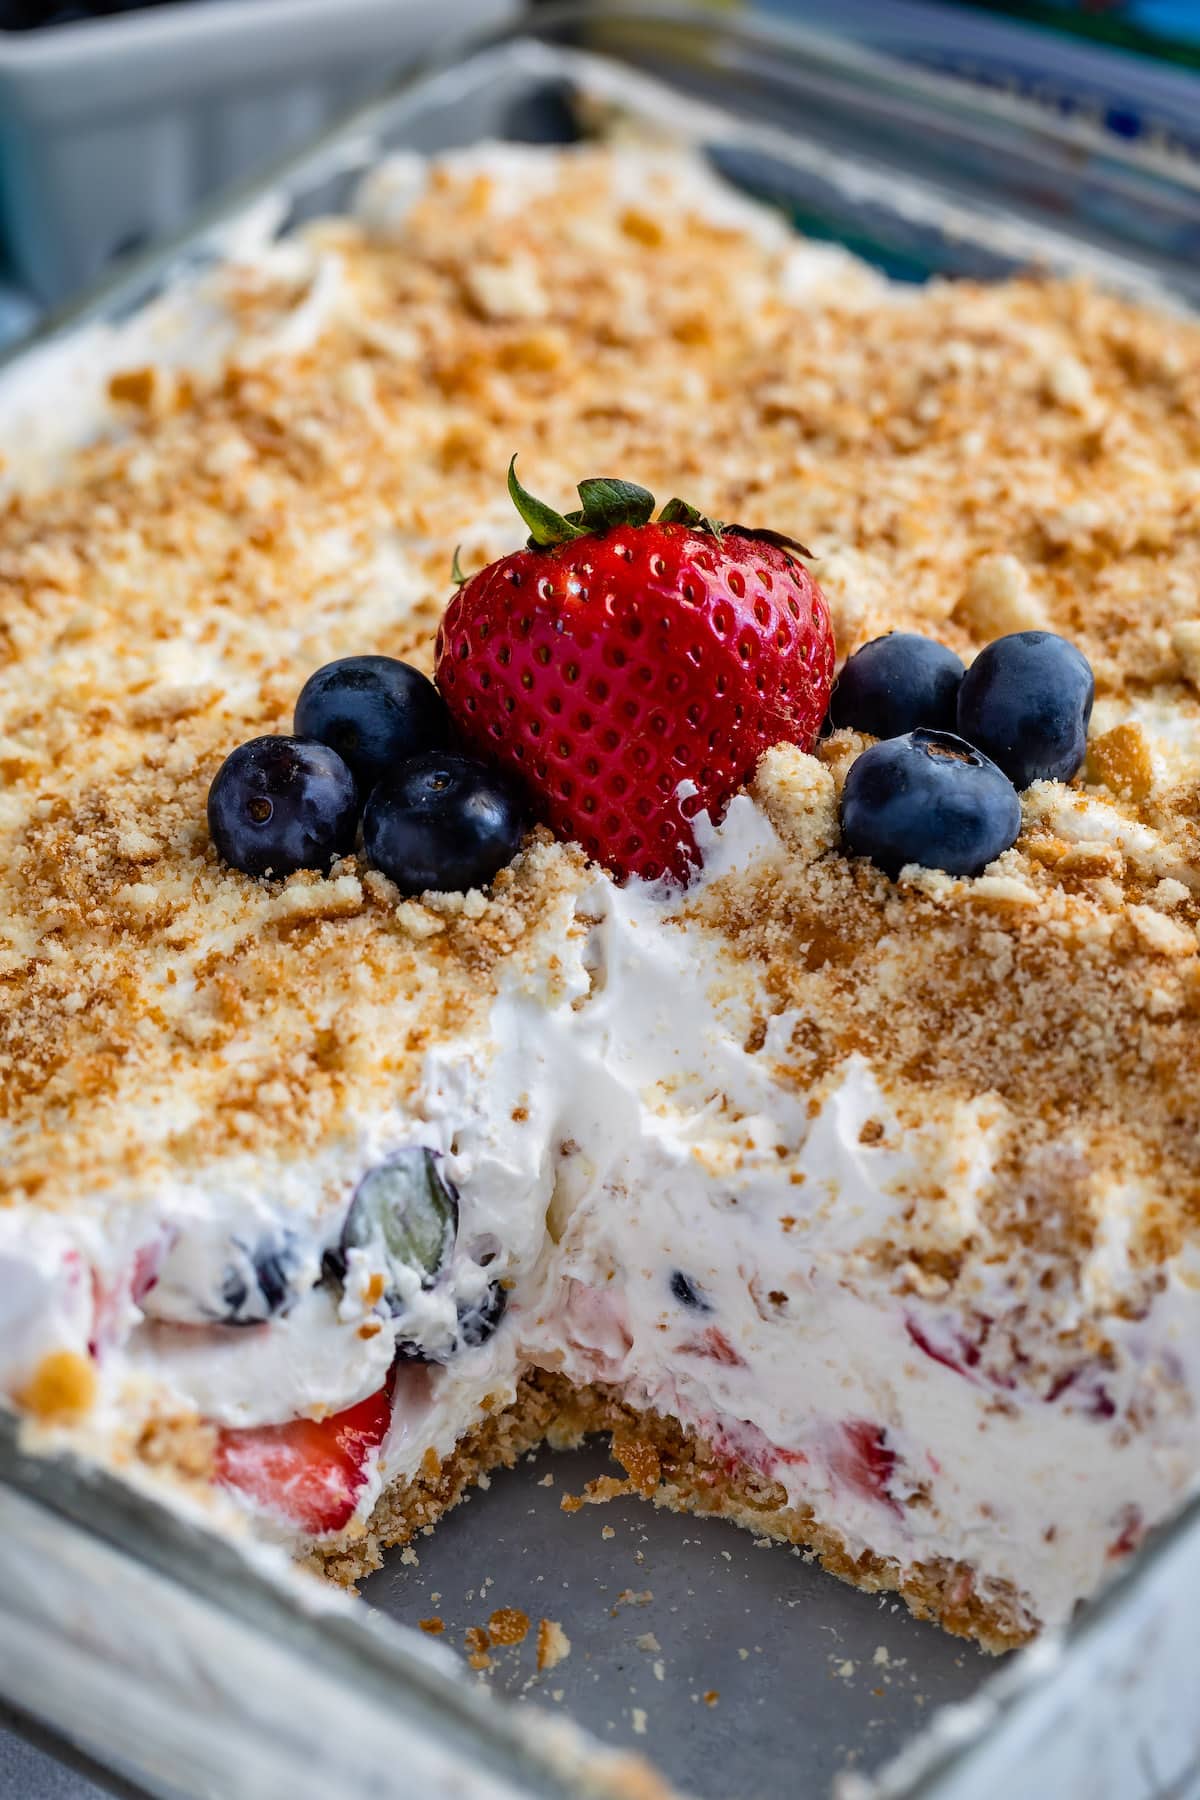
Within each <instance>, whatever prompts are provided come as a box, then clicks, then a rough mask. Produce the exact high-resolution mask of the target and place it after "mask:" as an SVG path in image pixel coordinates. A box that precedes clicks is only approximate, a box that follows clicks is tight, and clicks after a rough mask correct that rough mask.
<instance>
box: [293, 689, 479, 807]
mask: <svg viewBox="0 0 1200 1800" xmlns="http://www.w3.org/2000/svg"><path fill="white" fill-rule="evenodd" d="M294 728H295V731H296V734H297V736H299V737H306V738H318V739H319V740H320V742H321V743H323V744H328V745H329V747H330V749H331V750H336V751H337V753H338V755H339V756H340V757H341V759H342V761H343V762H344V763H345V764H346V766H347V767H348V768H349V770H350V773H351V774H352V775H353V776H354V779H355V780H356V781H357V783H358V787H359V792H360V793H361V794H362V795H363V796H364V798H365V797H366V795H367V794H369V793H370V791H371V789H372V788H373V787H374V786H375V783H376V782H377V781H381V780H382V779H383V777H384V776H385V775H387V774H389V773H390V772H391V771H392V770H393V769H394V768H395V767H396V766H397V764H398V763H402V762H407V760H408V758H409V757H410V756H419V755H421V754H422V752H424V751H426V750H436V749H439V748H440V747H441V746H442V745H443V744H445V743H446V742H447V741H448V739H449V736H450V716H449V714H448V713H447V711H446V705H445V702H444V701H443V699H442V697H441V695H440V694H439V693H438V691H437V689H436V688H435V687H434V685H433V683H432V681H430V679H429V677H428V676H427V675H422V674H421V672H420V670H419V669H413V668H410V667H409V665H408V664H407V663H403V662H397V661H396V659H395V657H392V656H343V657H342V658H341V659H340V661H338V662H331V663H326V664H325V667H324V668H323V669H318V670H317V672H316V674H315V675H310V676H309V678H308V680H307V681H306V682H305V684H304V686H303V687H302V688H301V690H300V698H299V700H297V702H296V719H295V727H294Z"/></svg>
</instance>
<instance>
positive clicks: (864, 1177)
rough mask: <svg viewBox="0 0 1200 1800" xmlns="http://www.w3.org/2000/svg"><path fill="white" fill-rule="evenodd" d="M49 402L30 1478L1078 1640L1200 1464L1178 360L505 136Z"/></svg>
mask: <svg viewBox="0 0 1200 1800" xmlns="http://www.w3.org/2000/svg"><path fill="white" fill-rule="evenodd" d="M61 354H62V355H63V357H69V356H71V355H74V357H75V361H74V363H72V364H71V365H70V371H72V372H71V377H70V379H69V380H68V379H66V377H64V379H63V381H62V383H61V384H60V385H59V386H58V387H55V385H54V384H53V383H52V382H49V380H48V378H47V380H48V385H47V388H46V390H45V394H46V398H45V401H44V406H43V408H42V410H41V411H39V408H38V406H37V404H36V401H37V396H36V395H35V396H33V397H32V399H31V396H30V394H29V393H28V391H23V393H22V395H21V396H19V397H18V398H19V404H17V403H15V402H14V403H12V404H10V405H9V407H8V411H7V414H6V417H7V420H8V432H7V449H8V460H7V467H6V476H7V478H8V480H9V483H10V487H11V490H12V491H11V494H10V498H9V500H8V503H7V511H6V513H5V517H4V523H3V528H2V532H3V539H2V541H3V549H2V562H0V577H2V579H3V592H4V599H3V611H2V626H0V631H2V636H0V642H2V645H3V657H4V662H3V675H2V677H0V703H2V706H3V718H2V720H0V763H2V768H3V786H2V788H0V817H2V821H3V823H2V830H3V843H4V872H3V881H4V900H3V907H2V909H0V914H2V923H0V975H2V977H3V994H4V1007H3V1013H2V1015H0V1029H2V1031H3V1049H2V1064H0V1066H2V1068H3V1132H4V1157H3V1176H2V1179H3V1183H4V1190H5V1191H4V1199H5V1205H4V1207H3V1209H2V1210H0V1378H2V1379H3V1383H4V1386H5V1389H6V1391H7V1392H8V1393H9V1394H10V1395H11V1397H12V1400H13V1403H14V1404H15V1405H16V1406H17V1407H18V1408H20V1409H21V1411H22V1413H23V1415H24V1416H25V1418H26V1419H27V1421H28V1430H29V1434H30V1438H31V1441H33V1442H36V1443H46V1444H55V1443H59V1442H62V1441H64V1440H65V1441H68V1442H71V1443H73V1444H75V1445H77V1446H78V1447H79V1448H80V1449H81V1450H83V1451H84V1452H85V1453H86V1454H88V1455H91V1456H94V1457H97V1458H100V1459H103V1460H104V1461H105V1462H107V1463H108V1464H110V1465H111V1466H115V1467H117V1468H119V1469H121V1470H123V1471H124V1472H125V1473H126V1474H127V1475H128V1476H129V1478H130V1479H134V1480H138V1481H143V1482H151V1483H153V1484H155V1486H156V1487H157V1488H158V1489H159V1490H160V1491H161V1492H163V1493H164V1494H166V1495H168V1496H174V1497H176V1498H177V1499H178V1501H179V1503H181V1504H187V1505H190V1506H193V1505H197V1504H199V1505H202V1506H203V1507H205V1508H206V1509H207V1510H208V1511H209V1512H210V1513H211V1515H212V1517H213V1518H214V1519H216V1520H217V1521H219V1522H221V1523H222V1524H223V1525H224V1526H226V1527H227V1528H229V1529H231V1530H242V1531H249V1532H252V1533H255V1534H258V1535H262V1536H266V1537H269V1538H273V1539H276V1540H282V1541H283V1542H285V1543H287V1544H289V1545H291V1546H293V1547H294V1548H295V1549H296V1550H297V1551H299V1552H301V1553H308V1554H310V1555H311V1556H313V1557H315V1558H316V1559H317V1560H319V1561H320V1562H321V1563H322V1564H323V1565H324V1566H325V1567H326V1569H327V1570H328V1571H329V1572H330V1573H331V1574H332V1575H334V1576H335V1577H336V1578H338V1579H340V1580H344V1581H353V1580H354V1579H356V1578H357V1577H359V1576H360V1575H361V1574H363V1573H364V1572H366V1571H367V1570H369V1569H371V1568H372V1567H374V1566H376V1565H377V1563H378V1561H379V1558H380V1555H381V1553H382V1552H383V1550H384V1549H385V1548H386V1547H387V1546H388V1545H389V1544H393V1543H399V1542H403V1541H404V1540H405V1539H406V1538H407V1537H408V1536H409V1535H410V1534H411V1533H412V1532H413V1531H414V1530H416V1529H419V1528H420V1527H423V1526H425V1525H427V1524H429V1523H432V1522H434V1521H436V1519H437V1518H438V1517H439V1516H440V1514H441V1513H442V1512H444V1511H445V1510H446V1508H447V1507H449V1506H450V1505H452V1504H453V1503H454V1501H455V1500H456V1499H457V1498H458V1497H459V1496H460V1495H461V1494H462V1493H463V1491H464V1490H465V1488H466V1487H467V1486H468V1485H469V1484H470V1483H471V1482H472V1481H473V1480H474V1479H476V1478H477V1477H478V1476H479V1475H480V1474H481V1473H482V1472H484V1471H486V1470H487V1469H488V1468H489V1467H492V1466H494V1465H495V1464H497V1463H500V1462H505V1461H511V1460H512V1459H513V1458H514V1457H516V1456H517V1455H518V1454H520V1453H521V1452H522V1450H523V1449H525V1448H527V1447H529V1446H532V1445H533V1444H535V1443H538V1442H541V1441H543V1440H546V1439H548V1440H550V1441H551V1442H554V1443H568V1442H571V1441H574V1440H576V1439H577V1438H578V1437H579V1436H581V1435H582V1434H584V1433H587V1432H592V1431H597V1432H604V1433H607V1434H609V1435H610V1436H611V1439H612V1444H613V1449H614V1452H615V1455H616V1458H617V1464H618V1466H619V1467H620V1468H621V1469H622V1470H623V1475H621V1476H620V1477H618V1476H615V1475H614V1477H613V1478H611V1479H609V1480H606V1481H602V1482H600V1483H598V1484H596V1485H595V1487H594V1490H593V1492H592V1493H591V1495H590V1496H589V1497H590V1498H593V1499H596V1500H602V1499H604V1498H605V1497H607V1496H608V1495H609V1494H611V1493H614V1492H618V1491H625V1490H632V1491H636V1492H638V1493H641V1494H644V1495H645V1496H646V1497H647V1499H649V1500H652V1501H653V1502H655V1503H656V1504H659V1505H664V1506H670V1507H677V1508H680V1509H683V1510H694V1511H704V1512H712V1513H720V1514H723V1515H726V1516H727V1517H729V1518H730V1519H733V1520H736V1521H739V1522H741V1523H744V1524H748V1525H750V1526H752V1527H753V1529H754V1530H755V1531H757V1532H763V1533H769V1534H773V1535H776V1536H779V1537H782V1538H785V1539H789V1540H791V1541H793V1542H796V1543H802V1544H806V1545H811V1546H812V1547H814V1548H815V1549H816V1551H817V1552H818V1553H819V1555H820V1556H821V1558H822V1560H823V1561H824V1562H825V1563H826V1565H827V1566H828V1567H829V1568H831V1569H832V1570H834V1571H835V1572H836V1573H838V1574H839V1575H842V1576H844V1577H845V1578H847V1579H848V1580H850V1581H852V1582H855V1583H857V1584H858V1585H859V1586H862V1587H865V1588H889V1589H895V1590H898V1591H899V1592H900V1593H901V1594H903V1596H904V1597H905V1599H906V1600H907V1601H908V1604H909V1605H910V1606H911V1607H912V1608H913V1610H914V1611H916V1612H917V1613H919V1614H922V1615H926V1616H930V1617H933V1618H936V1619H938V1620H940V1621H941V1622H942V1623H943V1624H944V1625H945V1626H946V1627H947V1628H949V1629H950V1630H952V1631H956V1632H961V1633H964V1634H967V1635H970V1636H973V1637H975V1638H977V1639H978V1640H979V1641H980V1642H981V1643H983V1644H985V1645H987V1646H989V1647H993V1648H1002V1647H1005V1646H1008V1645H1011V1644H1015V1643H1018V1642H1020V1641H1022V1640H1023V1639H1025V1638H1026V1637H1028V1636H1029V1635H1030V1634H1031V1633H1032V1632H1034V1631H1036V1630H1037V1629H1038V1627H1039V1626H1040V1625H1043V1624H1053V1623H1057V1622H1060V1621H1062V1620H1063V1619H1064V1618H1066V1617H1067V1616H1068V1615H1069V1614H1070V1613H1071V1611H1072V1609H1073V1608H1074V1606H1075V1605H1076V1603H1077V1602H1078V1601H1079V1600H1080V1599H1081V1598H1083V1597H1085V1596H1087V1595H1088V1594H1090V1593H1091V1592H1092V1591H1093V1590H1094V1589H1095V1588H1096V1587H1097V1585H1098V1584H1099V1583H1100V1582H1101V1581H1102V1580H1103V1578H1104V1576H1105V1574H1106V1572H1107V1571H1109V1570H1111V1569H1112V1568H1114V1567H1115V1566H1117V1565H1118V1564H1119V1563H1120V1561H1121V1560H1122V1559H1123V1558H1125V1557H1127V1556H1128V1555H1129V1554H1130V1553H1131V1552H1132V1551H1133V1550H1134V1549H1135V1548H1136V1546H1137V1544H1138V1542H1139V1541H1140V1539H1141V1537H1142V1535H1143V1534H1144V1532H1145V1531H1146V1529H1147V1528H1148V1527H1149V1526H1151V1525H1152V1524H1153V1523H1154V1522H1155V1521H1157V1520H1159V1519H1161V1518H1162V1517H1164V1516H1165V1515H1166V1514H1167V1513H1168V1512H1169V1511H1170V1510H1171V1509H1172V1508H1173V1507H1174V1506H1175V1505H1177V1504H1178V1502H1179V1501H1180V1500H1181V1499H1182V1498H1183V1496H1184V1495H1185V1494H1186V1493H1187V1491H1188V1490H1189V1488H1190V1487H1191V1486H1192V1485H1193V1484H1194V1482H1195V1480H1196V1477H1197V1474H1198V1472H1200V1424H1198V1421H1197V1395H1198V1392H1200V1253H1198V1250H1197V1219H1198V1217H1200V1142H1198V1134H1197V1129H1196V1124H1197V1119H1196V1095H1197V1091H1198V1080H1197V1078H1198V1076H1200V1049H1198V1047H1197V1046H1198V1043H1200V1031H1198V1029H1197V1023H1198V1014H1200V939H1198V937H1197V919H1198V918H1200V735H1198V727H1200V692H1198V689H1200V532H1198V529H1197V526H1198V515H1197V505H1198V494H1197V488H1196V483H1195V478H1194V469H1195V464H1196V459H1197V453H1198V451H1200V328H1198V327H1197V325H1196V324H1195V323H1194V322H1192V321H1191V320H1189V319H1187V318H1184V317H1176V316H1171V315H1169V314H1167V313H1165V312H1163V313H1161V314H1160V313H1157V312H1155V311H1154V310H1153V309H1151V308H1148V307H1144V306H1140V305H1137V304H1135V303H1133V302H1130V301H1126V300H1121V299H1118V298H1114V297H1112V296H1109V295H1106V294H1104V293H1101V292H1098V291H1096V290H1095V289H1093V288H1091V287H1089V286H1088V285H1086V284H1082V283H1072V282H1066V281H1052V280H1035V279H1029V280H1021V281H1013V282H1010V283H1005V284H1000V285H995V286H983V285H972V284H955V285H950V284H933V285H930V286H929V287H926V288H921V289H917V288H902V287H898V286H892V285H890V284H888V283H887V282H885V281H884V280H883V279H882V278H881V277H879V276H878V275H877V274H875V273H874V272H873V271H871V270H870V269H868V268H867V267H866V266H865V265H862V264H860V263H857V262H856V261H854V260H853V259H852V258H851V257H849V256H848V255H846V254H845V253H843V252H841V251H838V250H833V249H830V248H829V247H823V246H816V245H812V244H806V243H804V242H802V241H800V240H798V239H797V238H796V237H794V236H793V234H792V233H791V232H790V231H789V230H788V229H787V227H786V226H785V225H784V224H783V222H782V221H780V220H779V219H777V218H776V217H774V216H773V215H770V214H768V213H766V212H760V211H758V210H757V209H756V208H754V207H752V206H751V205H750V204H749V203H747V202H746V201H744V200H743V199H742V198H741V197H739V196H737V195H735V194H733V193H732V192H731V191H729V190H726V189H725V188H723V187H722V186H721V185H720V184H719V183H718V182H717V181H716V180H715V179H714V178H712V177H711V176H710V175H709V174H708V173H707V172H706V170H705V169H704V167H703V165H702V164H701V163H700V162H699V161H698V160H692V159H690V158H689V157H687V156H685V155H683V154H676V153H673V152H665V151H661V150H651V149H646V148H633V147H628V148H610V149H596V148H584V149H575V150H570V151H563V150H557V149H556V150H548V149H539V150H532V149H530V150H517V149H513V148H508V147H500V146H490V147H488V148H486V149H483V150H476V151H474V152H471V153H464V154H461V155H456V156H453V157H449V158H447V159H444V160H441V161H439V162H436V163H433V164H428V165H427V164H424V163H421V162H418V161H417V160H416V159H404V160H401V161H392V162H389V163H385V164H383V165H381V166H380V168H379V169H378V170H377V171H375V172H374V174H373V175H372V176H371V177H370V178H369V179H368V181H367V183H366V184H365V187H364V190H363V193H362V196H361V200H360V203H359V206H358V209H357V212H356V215H355V216H354V217H353V218H352V219H349V220H337V221H326V222H323V223H319V224H317V225H314V226H311V227H309V228H307V230H306V231H305V232H304V233H303V234H302V235H301V236H300V237H298V238H296V239H293V240H290V241H289V242H288V243H286V244H283V245H273V244H270V243H267V242H264V243H263V244H262V245H261V246H259V248H258V249H257V250H256V249H253V248H251V247H248V246H246V245H243V248H242V251H241V254H240V256H239V259H238V260H237V261H233V262H230V263H229V264H228V265H226V266H224V267H223V268H221V269H220V270H219V271H218V272H217V273H216V274H215V275H214V276H212V277H211V278H209V279H208V280H207V281H206V283H205V284H204V286H203V287H202V288H195V289H191V290H185V291H182V292H180V293H178V294H176V295H174V296H171V297H168V300H167V301H165V302H162V303H160V304H159V306H158V308H157V310H155V311H153V312H152V313H151V314H149V315H147V316H146V317H145V318H144V319H141V320H134V321H133V322H132V323H128V324H126V325H124V326H122V327H120V328H119V330H118V331H116V332H114V333H113V334H111V335H110V336H109V337H108V338H105V339H104V340H103V341H100V340H94V341H92V342H90V343H86V344H84V346H83V351H82V353H81V351H80V349H79V347H78V346H76V348H75V350H74V351H72V350H71V347H70V346H69V345H67V346H64V347H63V350H62V353H61ZM85 368H86V372H87V373H86V380H85V379H84V377H83V375H82V374H81V371H83V370H84V369H85ZM88 381H90V382H91V383H92V390H93V391H92V392H91V395H90V399H89V397H88V395H87V393H83V398H82V399H81V398H80V395H81V392H83V390H84V389H85V388H86V387H87V382H88ZM68 393H69V394H70V396H71V400H70V405H69V406H68V405H67V404H66V401H65V399H64V400H63V404H62V405H58V404H57V403H56V401H55V398H54V397H55V396H56V395H58V396H59V398H60V399H61V398H63V397H64V396H66V395H67V394H68ZM2 398H3V397H2V396H0V399H2ZM31 407H32V412H31ZM46 408H48V409H49V411H50V412H51V413H52V414H53V415H54V416H53V417H51V418H47V417H45V416H44V413H45V409H46ZM31 421H32V422H31ZM18 427H19V428H18ZM516 452H519V457H516V458H515V460H514V453H516ZM506 469H507V471H508V480H507V484H506V481H505V471H506ZM506 485H507V491H506ZM535 496H540V497H535ZM655 496H657V498H655ZM805 545H807V546H808V548H807V549H806V548H805Z"/></svg>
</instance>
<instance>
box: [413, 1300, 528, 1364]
mask: <svg viewBox="0 0 1200 1800" xmlns="http://www.w3.org/2000/svg"><path fill="white" fill-rule="evenodd" d="M507 1307H508V1290H507V1289H506V1288H503V1287H501V1285H500V1283H499V1282H498V1281H494V1282H493V1283H492V1284H491V1286H490V1287H489V1288H486V1289H485V1290H484V1292H483V1293H482V1294H481V1295H480V1296H479V1298H478V1300H473V1301H471V1302H470V1303H469V1304H468V1303H467V1302H465V1301H460V1303H459V1306H458V1330H457V1335H456V1337H455V1340H454V1343H453V1344H452V1345H449V1346H447V1347H445V1348H436V1349H432V1350H430V1349H427V1348H426V1346H425V1345H424V1344H421V1343H416V1342H414V1341H413V1340H412V1339H404V1338H402V1339H401V1340H400V1341H399V1342H398V1343H397V1345H396V1355H397V1356H399V1357H400V1358H401V1359H402V1360H403V1361H404V1362H419V1363H447V1362H450V1361H451V1360H452V1359H453V1358H454V1357H455V1356H457V1355H459V1353H460V1352H461V1351H463V1350H477V1349H478V1348H479V1346H480V1344H486V1343H487V1341H488V1339H489V1338H490V1337H492V1336H494V1334H495V1332H496V1330H497V1328H498V1326H499V1324H500V1321H501V1319H502V1318H503V1317H504V1314H505V1311H506V1309H507Z"/></svg>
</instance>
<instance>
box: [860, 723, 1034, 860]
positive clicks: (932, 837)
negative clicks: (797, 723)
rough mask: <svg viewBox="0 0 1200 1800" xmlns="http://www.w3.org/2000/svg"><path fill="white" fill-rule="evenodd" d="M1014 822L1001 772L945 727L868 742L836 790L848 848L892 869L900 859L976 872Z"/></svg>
mask: <svg viewBox="0 0 1200 1800" xmlns="http://www.w3.org/2000/svg"><path fill="white" fill-rule="evenodd" d="M1020 829H1021V803H1020V801H1019V800H1018V798H1017V792H1016V789H1015V788H1014V787H1013V785H1012V783H1011V781H1009V779H1008V777H1007V775H1005V774H1004V773H1003V772H1002V771H1001V770H1000V769H998V768H997V767H996V765H995V763H993V762H989V761H988V759H987V757H986V756H984V755H983V754H982V752H981V751H979V750H976V749H975V748H974V747H973V746H972V745H971V744H967V743H964V742H963V740H962V738H959V737H955V736H954V734H953V733H952V732H949V731H910V732H908V733H906V734H905V736H903V737H897V738H888V739H886V740H885V741H884V742H883V743H881V744H872V745H871V748H870V749H869V750H864V751H863V753H862V755H861V756H860V757H859V758H858V759H857V760H856V761H855V762H854V763H852V764H851V766H850V773H849V774H848V775H847V777H846V785H845V788H844V789H843V791H842V831H843V834H844V836H845V839H846V844H847V846H848V848H849V849H850V851H851V852H852V853H853V854H854V855H855V856H869V857H870V859H871V861H872V862H873V863H876V864H877V865H878V866H879V868H881V869H883V870H885V871H886V873H887V874H889V875H893V876H894V875H898V874H899V873H900V870H901V869H902V868H903V867H904V865H905V863H921V864H923V865H924V867H925V868H927V869H944V870H945V871H946V873H947V874H948V875H978V874H979V872H980V870H982V869H985V868H986V867H987V865H988V863H990V862H991V861H992V860H993V859H994V858H995V857H997V856H999V855H1000V853H1001V852H1002V851H1004V850H1007V849H1008V847H1009V845H1010V844H1013V843H1015V842H1016V837H1017V833H1018V831H1020Z"/></svg>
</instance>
